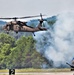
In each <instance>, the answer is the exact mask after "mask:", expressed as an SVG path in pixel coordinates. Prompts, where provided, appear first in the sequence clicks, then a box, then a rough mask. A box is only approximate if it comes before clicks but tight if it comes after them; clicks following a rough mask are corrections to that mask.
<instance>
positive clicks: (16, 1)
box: [0, 0, 74, 17]
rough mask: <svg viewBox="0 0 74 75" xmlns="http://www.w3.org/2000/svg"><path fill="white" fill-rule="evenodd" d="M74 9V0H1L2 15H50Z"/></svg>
mask: <svg viewBox="0 0 74 75" xmlns="http://www.w3.org/2000/svg"><path fill="white" fill-rule="evenodd" d="M64 11H68V12H73V11H74V0H0V17H14V16H28V15H38V14H40V13H43V14H46V15H48V16H52V15H56V14H59V13H61V12H64Z"/></svg>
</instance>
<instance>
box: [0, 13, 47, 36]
mask: <svg viewBox="0 0 74 75" xmlns="http://www.w3.org/2000/svg"><path fill="white" fill-rule="evenodd" d="M39 16H40V17H41V19H40V20H39V24H38V26H37V27H35V28H34V27H31V26H28V25H27V24H26V23H27V22H22V21H17V19H24V18H32V17H39ZM42 16H44V15H42V14H41V13H40V15H37V16H26V17H13V18H0V19H6V20H8V19H14V21H11V22H7V24H6V25H5V26H3V30H5V31H6V32H7V33H8V34H9V31H14V32H16V33H18V32H32V33H33V34H34V32H37V31H45V30H47V28H45V27H42V23H43V21H46V20H44V19H43V18H42ZM34 36H35V34H34Z"/></svg>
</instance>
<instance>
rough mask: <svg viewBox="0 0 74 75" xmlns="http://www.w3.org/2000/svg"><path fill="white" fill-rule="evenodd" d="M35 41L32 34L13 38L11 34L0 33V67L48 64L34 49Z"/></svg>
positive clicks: (36, 66) (39, 66)
mask: <svg viewBox="0 0 74 75" xmlns="http://www.w3.org/2000/svg"><path fill="white" fill-rule="evenodd" d="M35 43H36V41H35V40H34V39H33V37H32V36H27V37H25V36H22V37H20V38H19V39H15V38H14V37H13V36H10V35H8V34H5V33H0V69H6V68H19V69H21V68H43V67H44V65H48V66H50V64H49V63H48V61H47V60H46V59H45V58H44V57H43V56H42V55H41V54H40V53H38V52H37V51H36V48H35ZM48 66H47V67H48Z"/></svg>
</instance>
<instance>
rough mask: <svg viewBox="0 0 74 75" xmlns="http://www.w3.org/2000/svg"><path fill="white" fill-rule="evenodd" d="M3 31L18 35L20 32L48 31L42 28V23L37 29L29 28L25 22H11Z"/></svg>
mask: <svg viewBox="0 0 74 75" xmlns="http://www.w3.org/2000/svg"><path fill="white" fill-rule="evenodd" d="M3 29H4V30H5V31H10V30H12V31H15V32H16V33H18V32H37V31H44V30H47V29H46V28H45V27H42V23H39V25H38V26H37V27H35V28H34V27H31V26H27V25H26V23H25V22H18V21H17V22H15V21H14V22H9V23H7V24H6V25H5V26H4V27H3Z"/></svg>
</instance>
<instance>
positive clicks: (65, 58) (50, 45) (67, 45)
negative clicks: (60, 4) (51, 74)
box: [34, 13, 74, 67]
mask: <svg viewBox="0 0 74 75" xmlns="http://www.w3.org/2000/svg"><path fill="white" fill-rule="evenodd" d="M46 25H48V24H46ZM48 26H49V25H48ZM35 34H36V36H35V37H34V39H35V40H36V41H37V43H36V49H37V51H38V52H40V53H41V54H43V56H44V57H46V58H47V59H48V60H49V63H50V61H53V67H61V65H62V66H65V67H66V66H67V65H66V62H70V63H71V61H72V58H73V57H74V14H73V13H62V14H60V15H58V16H57V21H56V23H55V24H54V25H53V27H51V26H50V28H49V29H48V30H47V31H43V32H37V33H35Z"/></svg>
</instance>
